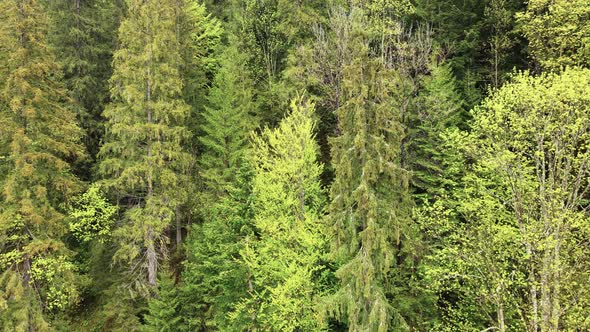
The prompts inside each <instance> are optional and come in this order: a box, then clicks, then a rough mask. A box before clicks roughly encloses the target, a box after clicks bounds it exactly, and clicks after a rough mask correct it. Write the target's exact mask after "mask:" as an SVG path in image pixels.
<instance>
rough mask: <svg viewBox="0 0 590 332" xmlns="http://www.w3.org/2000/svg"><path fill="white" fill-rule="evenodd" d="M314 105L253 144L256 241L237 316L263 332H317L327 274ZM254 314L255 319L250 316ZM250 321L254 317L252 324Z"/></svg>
mask: <svg viewBox="0 0 590 332" xmlns="http://www.w3.org/2000/svg"><path fill="white" fill-rule="evenodd" d="M313 112H314V105H313V104H312V103H310V102H309V101H306V100H305V99H303V98H299V99H295V100H293V101H292V104H291V113H290V114H289V115H288V116H287V117H286V118H285V119H284V120H283V121H281V123H280V125H279V127H278V128H277V129H274V130H270V129H266V130H264V131H263V132H262V134H261V135H259V136H255V137H254V139H253V145H254V146H253V149H252V154H251V158H252V159H251V162H252V164H253V167H254V178H253V188H252V190H253V197H254V201H253V212H254V227H255V234H257V236H256V237H254V236H251V237H248V238H246V239H245V246H244V248H243V250H242V252H241V256H242V258H241V259H242V261H243V263H244V264H245V266H246V267H247V269H248V272H249V275H250V278H251V281H250V282H251V283H252V286H251V289H250V290H249V295H248V296H247V297H246V298H244V299H243V300H242V301H241V303H240V304H239V305H238V306H237V308H236V311H235V312H234V313H232V316H233V317H235V318H236V319H239V320H241V321H242V323H243V322H244V320H245V319H250V324H251V325H252V326H255V327H260V328H261V329H264V330H274V331H298V330H302V331H316V330H320V329H322V327H323V325H322V324H323V322H322V321H321V320H319V313H318V310H317V309H318V308H317V306H316V305H315V303H316V301H317V300H318V298H319V295H320V290H321V279H320V278H318V276H320V275H322V273H323V270H324V269H325V266H324V264H323V263H322V262H323V261H324V260H325V253H326V244H327V232H326V227H325V226H324V224H323V220H322V218H321V212H322V209H323V202H324V197H323V190H322V188H321V185H320V181H319V176H320V174H321V171H322V166H321V165H320V164H319V163H318V162H317V158H318V152H319V147H318V145H317V143H316V141H315V134H314V130H315V120H314V119H313V116H314V113H313ZM249 314H250V315H249ZM248 316H250V317H248Z"/></svg>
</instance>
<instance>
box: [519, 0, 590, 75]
mask: <svg viewBox="0 0 590 332" xmlns="http://www.w3.org/2000/svg"><path fill="white" fill-rule="evenodd" d="M589 16H590V2H588V1H587V0H530V1H528V6H527V10H526V11H525V12H523V13H518V14H517V17H518V19H519V21H520V23H521V25H522V27H521V30H522V32H523V34H524V36H525V37H526V38H527V39H528V41H529V48H530V53H531V55H532V56H533V57H534V58H535V59H536V60H537V61H538V62H539V63H540V64H541V66H543V67H544V68H547V69H548V70H559V69H561V68H562V67H565V66H585V67H588V66H590V20H589V19H588V17H589Z"/></svg>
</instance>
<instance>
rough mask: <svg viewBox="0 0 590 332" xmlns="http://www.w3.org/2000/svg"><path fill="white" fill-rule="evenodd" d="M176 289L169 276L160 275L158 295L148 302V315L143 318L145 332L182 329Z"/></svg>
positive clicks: (167, 331) (165, 331)
mask: <svg viewBox="0 0 590 332" xmlns="http://www.w3.org/2000/svg"><path fill="white" fill-rule="evenodd" d="M179 308H180V302H179V298H178V289H177V288H176V285H174V281H173V280H172V277H171V276H168V275H165V274H161V277H160V278H159V282H158V293H157V295H156V296H155V297H153V298H151V299H150V300H149V302H148V314H147V315H146V316H145V317H144V320H145V325H144V328H143V330H144V331H146V332H177V331H179V330H180V328H181V327H182V324H181V317H180V315H179V312H178V311H179Z"/></svg>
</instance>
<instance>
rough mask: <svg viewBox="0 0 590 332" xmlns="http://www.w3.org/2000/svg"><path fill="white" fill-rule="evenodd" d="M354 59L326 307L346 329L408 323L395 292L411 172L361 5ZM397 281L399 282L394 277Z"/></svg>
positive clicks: (336, 156)
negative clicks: (335, 284) (331, 290)
mask: <svg viewBox="0 0 590 332" xmlns="http://www.w3.org/2000/svg"><path fill="white" fill-rule="evenodd" d="M351 15H352V16H351V20H352V21H351V30H350V31H351V32H350V33H351V44H350V48H351V50H352V52H353V53H352V60H351V62H350V64H348V65H346V66H345V67H344V69H343V78H342V94H343V97H342V105H341V107H340V108H339V109H338V110H337V116H338V129H339V133H340V134H339V136H337V137H335V138H334V139H333V140H332V141H331V143H332V165H333V167H334V171H335V179H334V183H333V185H332V188H331V200H332V201H331V204H330V208H329V213H330V220H331V224H332V225H333V226H332V227H333V231H334V232H335V242H334V254H335V259H336V260H337V263H338V264H339V265H340V267H339V269H338V270H337V272H336V276H337V277H338V279H339V281H340V285H339V289H338V291H337V292H336V293H335V294H334V295H333V296H330V297H328V298H327V299H326V301H327V303H326V304H325V306H326V307H327V308H326V310H327V311H328V312H329V313H330V314H331V315H332V316H335V317H336V318H337V319H339V320H340V321H343V322H347V323H348V327H349V330H350V331H361V330H362V331H387V330H389V329H392V328H394V329H397V330H401V329H404V328H407V324H406V322H404V320H403V317H402V315H401V312H403V308H404V307H406V305H407V304H406V303H404V302H403V301H402V299H401V298H400V297H399V296H398V294H397V289H398V288H399V287H400V286H402V285H403V283H404V280H403V279H401V278H400V277H399V275H398V274H399V273H401V272H400V271H399V270H398V269H397V267H398V266H396V265H399V264H401V263H402V262H403V256H404V252H403V251H404V250H405V241H406V240H407V237H408V236H409V234H408V231H407V230H408V228H409V224H410V219H409V216H410V211H411V206H412V203H411V199H410V195H409V192H408V182H409V172H407V171H406V170H404V169H402V168H401V167H400V151H401V142H402V139H403V138H404V129H403V127H402V125H401V120H402V119H401V112H399V111H398V110H399V107H400V105H397V104H396V100H397V97H398V96H397V97H396V95H395V94H394V93H395V92H396V91H403V89H402V87H401V86H396V85H399V84H398V83H399V78H398V77H399V76H398V75H396V73H395V72H393V71H392V70H389V69H386V68H385V66H384V64H383V63H382V62H381V60H380V59H374V58H371V57H370V56H369V54H370V51H369V42H368V41H369V40H370V39H369V38H368V37H369V36H367V28H366V26H365V24H366V23H365V17H364V13H363V12H362V10H360V9H358V8H355V9H353V12H352V14H351ZM396 283H399V284H396Z"/></svg>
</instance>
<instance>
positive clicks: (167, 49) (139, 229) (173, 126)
mask: <svg viewBox="0 0 590 332" xmlns="http://www.w3.org/2000/svg"><path fill="white" fill-rule="evenodd" d="M128 5H129V10H128V15H127V17H126V18H125V20H124V21H123V22H122V24H121V27H120V29H119V40H120V43H121V46H120V49H119V50H117V51H116V52H115V60H114V73H113V77H112V79H111V80H112V84H113V89H112V98H113V102H112V103H111V104H110V105H109V106H108V107H107V109H106V110H105V112H104V116H105V118H106V119H107V133H106V141H105V144H104V145H103V146H102V148H101V151H100V154H101V156H102V159H103V160H102V162H101V164H100V171H101V173H102V175H103V176H104V177H105V183H106V184H107V185H108V186H110V187H111V188H112V189H113V191H114V193H115V194H116V196H117V198H118V200H119V202H120V204H121V205H123V206H124V207H125V208H126V209H127V211H126V212H125V215H124V216H123V223H122V225H121V227H120V228H119V229H118V230H117V231H116V234H115V235H116V236H117V237H118V238H119V239H120V242H121V247H120V250H118V252H117V253H116V255H115V259H117V260H120V261H126V262H129V264H130V265H129V266H130V268H131V269H132V270H131V271H130V272H131V273H132V274H133V275H132V278H133V279H134V280H136V281H139V284H140V285H145V284H146V283H147V285H150V286H155V285H156V276H157V270H158V260H159V257H158V256H159V255H160V254H162V253H163V252H164V250H165V245H166V242H167V241H166V238H165V234H164V231H165V230H166V229H167V228H168V226H169V224H170V223H171V221H172V220H173V219H174V217H175V213H176V208H177V207H178V206H180V205H181V204H182V203H183V200H184V198H185V197H186V196H187V195H184V193H183V190H182V188H183V186H182V185H181V184H182V183H183V182H184V179H185V177H184V176H183V174H185V173H184V172H183V171H184V170H186V169H188V168H189V166H190V165H191V159H192V157H191V156H190V154H188V153H187V152H186V149H185V146H184V142H186V140H187V139H189V138H190V132H189V130H188V129H187V128H186V121H187V118H188V117H189V115H190V106H189V105H188V104H187V103H186V102H185V101H184V100H183V99H182V90H183V80H182V77H181V64H182V57H181V50H180V44H179V40H178V38H179V36H178V35H177V34H176V21H177V18H178V17H177V11H176V5H177V2H176V1H172V0H171V1H165V2H162V1H151V0H150V1H135V0H131V1H129V3H128ZM138 261H139V262H138Z"/></svg>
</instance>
